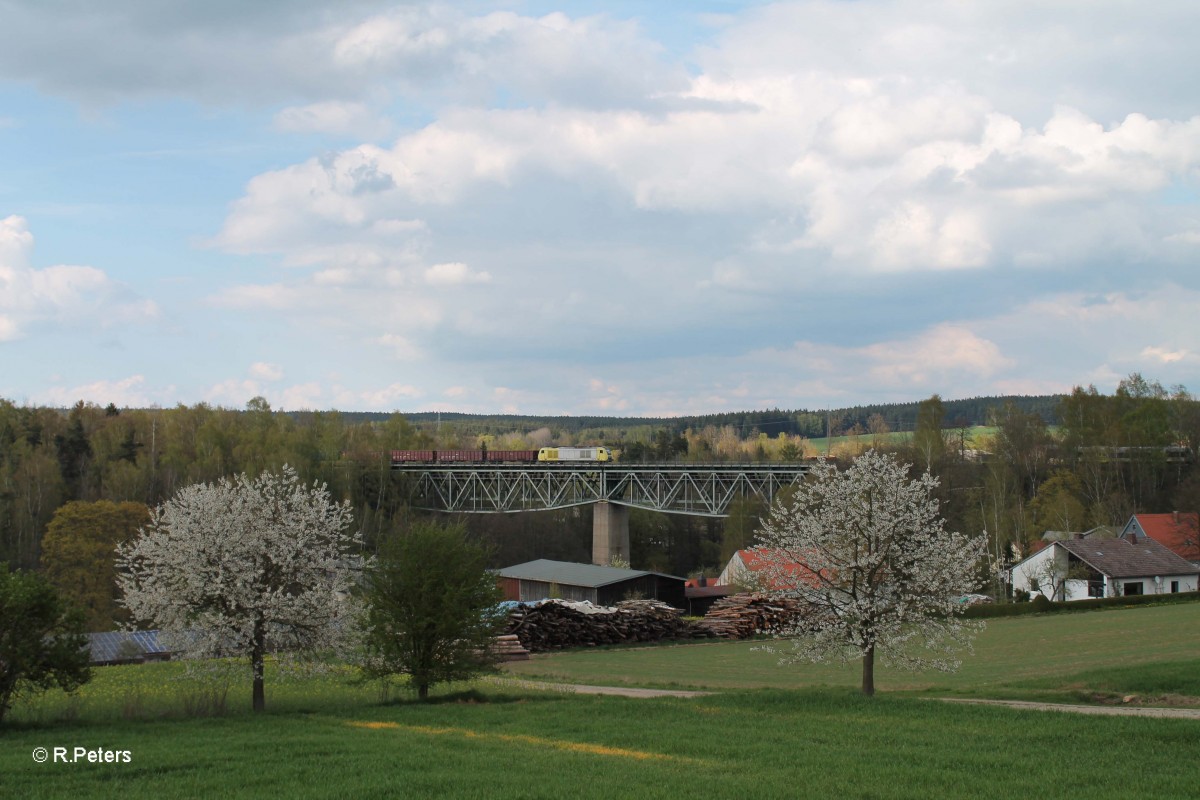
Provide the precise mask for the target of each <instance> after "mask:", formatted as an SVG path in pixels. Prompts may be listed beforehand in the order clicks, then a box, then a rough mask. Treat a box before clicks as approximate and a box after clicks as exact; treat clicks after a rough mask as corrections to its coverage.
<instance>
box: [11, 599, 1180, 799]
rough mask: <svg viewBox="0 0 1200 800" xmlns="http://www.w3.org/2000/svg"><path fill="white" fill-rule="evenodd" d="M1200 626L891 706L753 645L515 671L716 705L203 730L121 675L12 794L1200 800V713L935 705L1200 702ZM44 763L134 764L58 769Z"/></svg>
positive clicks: (160, 680) (962, 680)
mask: <svg viewBox="0 0 1200 800" xmlns="http://www.w3.org/2000/svg"><path fill="white" fill-rule="evenodd" d="M1198 624H1200V604H1197V605H1186V606H1161V607H1148V608H1137V609H1127V610H1119V611H1104V612H1091V613H1081V614H1070V615H1060V616H1049V615H1048V616H1038V617H1032V618H1030V617H1020V618H1011V619H1002V620H996V621H994V622H992V623H990V625H989V628H988V631H987V632H986V633H985V634H984V636H983V637H981V639H980V641H979V647H978V653H977V655H976V656H974V657H973V658H969V659H968V660H967V661H966V662H965V663H964V667H963V671H962V673H960V674H959V675H955V676H940V675H933V676H929V675H923V676H915V677H913V676H902V674H893V673H887V672H885V673H882V674H881V675H880V676H879V677H880V689H881V692H882V694H881V695H879V696H877V697H875V698H872V699H868V698H863V697H860V696H858V695H857V693H856V692H855V691H854V689H853V688H851V687H852V686H853V685H855V684H856V683H857V672H856V670H855V669H854V668H853V667H847V668H828V667H823V668H811V667H803V668H802V667H794V666H793V667H779V666H777V665H776V664H775V662H774V660H773V659H772V658H771V657H770V656H768V655H766V654H763V653H756V652H753V651H751V650H750V649H749V647H748V646H747V645H745V644H742V643H724V644H713V645H693V646H681V647H659V648H638V649H629V650H605V651H592V652H584V653H569V654H560V655H555V656H551V657H548V658H542V659H538V660H535V661H531V662H526V663H525V664H523V665H521V666H520V667H519V668H517V669H515V670H512V672H513V673H514V674H517V675H525V674H541V675H549V676H552V677H562V678H569V679H571V680H580V681H591V682H605V683H613V682H619V681H627V682H631V683H638V684H659V685H662V684H668V683H672V682H674V683H678V684H681V685H691V686H708V687H711V688H717V689H719V690H720V691H718V692H717V693H716V694H713V695H711V696H708V697H701V698H692V699H678V698H661V699H649V700H647V699H631V698H623V697H595V696H584V695H572V694H565V693H558V692H537V691H531V690H528V689H520V688H514V687H505V686H502V685H496V684H493V683H478V684H474V685H473V686H471V687H463V686H458V687H452V690H445V691H443V692H441V693H440V694H439V695H437V696H436V700H437V701H436V702H433V703H429V704H418V703H415V702H412V701H409V700H403V701H401V702H395V701H393V702H386V703H385V702H380V700H379V697H378V695H377V693H376V691H375V690H374V689H373V688H371V687H369V686H351V685H348V684H347V683H346V682H345V677H346V675H344V674H343V675H332V676H325V677H321V678H306V679H302V680H299V679H298V680H295V681H291V682H281V681H279V680H278V679H275V676H273V675H272V676H269V682H268V687H267V692H268V694H267V703H268V713H267V714H265V715H258V716H256V715H253V714H251V713H249V711H248V709H249V697H248V692H247V691H245V690H244V689H242V688H240V687H239V688H238V689H236V690H234V691H231V693H230V695H229V697H228V698H227V706H226V712H225V714H224V715H222V716H217V717H208V718H192V717H187V716H185V715H184V714H183V705H184V702H185V701H188V700H189V694H188V692H189V691H194V690H192V689H190V688H189V687H188V685H187V684H184V683H180V682H179V681H177V680H173V676H176V675H178V674H179V672H180V668H179V665H178V664H158V665H143V666H137V667H109V668H104V669H100V670H98V671H97V677H96V679H95V681H94V682H93V683H92V684H90V685H89V686H88V687H86V689H85V691H84V693H83V694H82V695H81V697H80V699H79V700H77V701H68V700H66V699H64V698H63V697H61V696H57V697H56V696H47V697H45V698H43V699H42V700H40V701H38V702H35V703H33V704H28V705H26V706H23V707H22V708H21V709H19V710H18V713H17V715H16V718H15V720H14V722H15V724H13V725H9V726H6V729H2V730H3V732H0V797H21V798H26V797H31V798H38V797H76V798H83V797H97V796H104V797H115V796H120V797H131V798H136V797H155V798H170V797H199V796H230V797H249V796H263V795H271V796H295V797H364V796H367V797H375V796H381V797H506V798H507V797H546V798H551V797H553V798H562V797H564V796H570V797H584V798H587V797H605V798H612V797H626V796H631V797H633V796H636V797H639V798H656V797H679V796H680V795H683V794H702V795H703V796H705V797H716V798H725V797H730V798H734V797H736V798H745V797H754V798H760V797H763V798H770V797H821V798H825V797H839V798H840V797H913V798H937V797H955V798H958V797H986V798H993V797H994V798H1008V797H1013V798H1016V797H1031V796H1036V797H1039V798H1040V797H1050V798H1054V797H1088V798H1089V799H1090V798H1108V797H1113V798H1116V797H1122V798H1124V797H1127V796H1128V795H1129V794H1130V792H1131V791H1133V790H1134V789H1135V788H1136V791H1137V793H1139V794H1146V795H1150V796H1157V797H1195V796H1196V787H1197V783H1198V782H1200V766H1197V763H1198V759H1197V758H1196V752H1197V751H1196V744H1195V743H1196V742H1197V741H1200V722H1198V721H1194V720H1171V719H1144V718H1108V717H1082V716H1076V715H1071V714H1050V713H1044V712H1030V711H1014V710H1010V709H1004V708H992V707H974V706H950V705H946V704H942V703H938V702H936V701H934V700H931V699H928V698H926V697H922V696H920V695H923V694H983V695H988V694H990V695H992V696H997V694H998V693H1003V692H1005V691H1027V692H1042V693H1053V692H1067V691H1075V690H1076V689H1078V688H1080V687H1082V688H1085V689H1088V690H1096V689H1101V690H1104V691H1128V690H1131V688H1130V687H1133V689H1132V690H1136V691H1139V692H1146V693H1151V692H1160V693H1163V694H1176V695H1191V696H1192V697H1196V696H1200V678H1197V677H1196V676H1197V675H1200V652H1198V650H1197V648H1198V647H1200V645H1198V644H1197V641H1196V640H1197V637H1196V635H1195V631H1196V630H1200V627H1198ZM993 661H994V662H996V663H992V662H993ZM659 670H673V671H675V672H676V673H677V674H675V675H672V676H671V677H668V678H664V677H663V674H662V673H660V672H659ZM761 686H768V687H770V688H754V687H761ZM1071 687H1076V689H1072V688H1071ZM190 702H193V704H194V702H195V698H192V699H191V700H190ZM37 747H46V748H50V749H53V748H54V747H64V748H68V752H72V748H75V747H82V748H86V749H92V750H94V749H96V748H105V749H108V750H116V751H129V753H130V761H129V763H87V762H86V761H81V762H76V763H55V762H54V761H53V760H52V761H50V762H47V763H40V764H39V763H36V762H35V761H34V760H33V758H32V757H31V754H32V752H33V750H34V748H37Z"/></svg>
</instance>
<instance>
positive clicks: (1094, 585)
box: [1088, 578, 1104, 597]
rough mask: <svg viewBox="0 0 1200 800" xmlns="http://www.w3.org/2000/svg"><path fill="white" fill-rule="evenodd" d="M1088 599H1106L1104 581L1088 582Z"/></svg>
mask: <svg viewBox="0 0 1200 800" xmlns="http://www.w3.org/2000/svg"><path fill="white" fill-rule="evenodd" d="M1088 597H1104V579H1103V578H1101V579H1100V580H1091V581H1088Z"/></svg>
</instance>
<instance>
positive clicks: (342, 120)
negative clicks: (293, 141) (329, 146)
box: [272, 100, 389, 139]
mask: <svg viewBox="0 0 1200 800" xmlns="http://www.w3.org/2000/svg"><path fill="white" fill-rule="evenodd" d="M272 125H273V126H274V127H275V129H276V130H279V131H284V132H286V133H329V134H335V135H342V136H345V135H358V136H362V137H365V138H367V139H375V138H378V137H380V136H383V135H384V134H386V133H387V130H388V127H389V126H388V124H387V123H386V122H385V121H384V120H381V119H380V118H379V116H378V115H377V114H376V113H375V112H372V111H371V110H370V109H369V108H367V106H366V105H365V104H364V103H355V102H340V101H336V100H328V101H325V102H320V103H310V104H308V105H305V106H289V107H288V108H285V109H282V110H281V111H279V112H277V113H276V114H275V118H274V120H273V121H272Z"/></svg>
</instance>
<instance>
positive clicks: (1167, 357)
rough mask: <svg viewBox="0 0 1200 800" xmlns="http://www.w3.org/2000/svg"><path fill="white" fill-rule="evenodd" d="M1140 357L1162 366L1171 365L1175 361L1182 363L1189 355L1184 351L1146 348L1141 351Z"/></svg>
mask: <svg viewBox="0 0 1200 800" xmlns="http://www.w3.org/2000/svg"><path fill="white" fill-rule="evenodd" d="M1141 355H1142V356H1144V357H1145V358H1152V359H1155V360H1157V361H1161V362H1162V363H1164V364H1172V363H1174V362H1176V361H1182V360H1183V359H1185V358H1187V357H1188V356H1190V355H1191V354H1190V353H1189V352H1188V351H1186V350H1167V349H1166V348H1164V347H1146V348H1143V349H1142V352H1141Z"/></svg>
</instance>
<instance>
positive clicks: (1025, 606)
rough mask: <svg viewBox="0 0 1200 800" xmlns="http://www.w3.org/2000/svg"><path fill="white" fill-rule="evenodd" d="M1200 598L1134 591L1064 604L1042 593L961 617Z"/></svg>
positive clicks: (1199, 596) (1188, 594)
mask: <svg viewBox="0 0 1200 800" xmlns="http://www.w3.org/2000/svg"><path fill="white" fill-rule="evenodd" d="M1197 601H1200V592H1177V593H1175V594H1137V595H1129V596H1128V597H1094V598H1089V599H1087V600H1072V601H1070V602H1067V603H1052V602H1050V601H1049V600H1046V599H1045V596H1044V595H1040V594H1039V595H1038V600H1035V601H1034V602H1030V603H996V604H991V603H981V604H979V605H974V606H971V607H969V608H967V609H966V610H965V611H964V612H963V616H964V617H967V618H968V619H990V618H992V617H1015V616H1019V615H1022V614H1041V613H1051V614H1053V613H1057V612H1059V611H1089V610H1092V609H1097V608H1101V609H1103V608H1129V607H1131V606H1144V605H1155V604H1161V603H1194V602H1197Z"/></svg>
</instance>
